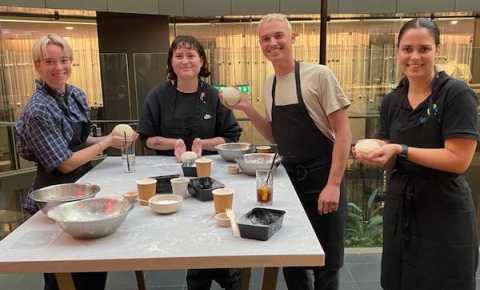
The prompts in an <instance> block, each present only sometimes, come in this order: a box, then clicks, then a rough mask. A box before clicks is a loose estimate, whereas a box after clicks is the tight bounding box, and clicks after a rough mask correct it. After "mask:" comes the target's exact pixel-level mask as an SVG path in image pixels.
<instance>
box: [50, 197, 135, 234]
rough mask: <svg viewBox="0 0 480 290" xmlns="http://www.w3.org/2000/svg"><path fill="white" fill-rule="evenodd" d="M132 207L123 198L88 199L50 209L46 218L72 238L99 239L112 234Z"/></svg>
mask: <svg viewBox="0 0 480 290" xmlns="http://www.w3.org/2000/svg"><path fill="white" fill-rule="evenodd" d="M132 207H133V205H132V204H131V203H130V202H129V201H128V200H126V199H124V198H118V197H100V198H89V199H84V200H79V201H74V202H69V203H65V204H61V205H59V206H57V207H55V208H52V209H51V210H50V211H49V212H48V217H49V218H51V219H52V220H54V221H56V222H57V223H58V224H59V225H60V226H61V227H62V228H63V230H64V231H65V232H67V233H68V234H70V235H71V236H72V237H74V238H100V237H104V236H106V235H109V234H111V233H113V232H114V231H115V230H116V229H117V228H118V227H119V226H120V225H121V224H122V222H123V221H124V220H125V218H126V217H127V214H128V211H129V210H130V209H131V208H132Z"/></svg>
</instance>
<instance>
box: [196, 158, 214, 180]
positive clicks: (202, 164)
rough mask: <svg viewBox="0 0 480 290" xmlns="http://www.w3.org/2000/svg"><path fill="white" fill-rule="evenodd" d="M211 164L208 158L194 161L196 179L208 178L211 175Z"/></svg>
mask: <svg viewBox="0 0 480 290" xmlns="http://www.w3.org/2000/svg"><path fill="white" fill-rule="evenodd" d="M212 163H213V161H212V160H211V159H208V158H199V159H197V160H195V165H196V166H197V176H198V177H208V176H210V174H211V173H212Z"/></svg>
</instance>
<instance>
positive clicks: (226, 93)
mask: <svg viewBox="0 0 480 290" xmlns="http://www.w3.org/2000/svg"><path fill="white" fill-rule="evenodd" d="M222 92H223V99H224V100H225V102H226V103H227V105H229V106H233V105H235V104H236V103H238V102H239V101H240V91H238V90H237V89H236V88H234V87H225V88H223V90H222Z"/></svg>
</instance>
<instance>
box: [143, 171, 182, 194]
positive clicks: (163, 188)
mask: <svg viewBox="0 0 480 290" xmlns="http://www.w3.org/2000/svg"><path fill="white" fill-rule="evenodd" d="M179 176H180V175H179V174H172V175H160V176H154V177H150V178H153V179H156V180H157V188H156V193H170V192H172V184H171V183H170V179H172V178H176V177H179Z"/></svg>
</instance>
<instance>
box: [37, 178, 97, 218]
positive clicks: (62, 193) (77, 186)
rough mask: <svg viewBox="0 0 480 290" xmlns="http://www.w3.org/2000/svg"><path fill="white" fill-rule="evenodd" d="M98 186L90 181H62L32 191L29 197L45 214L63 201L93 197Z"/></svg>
mask: <svg viewBox="0 0 480 290" xmlns="http://www.w3.org/2000/svg"><path fill="white" fill-rule="evenodd" d="M99 191H100V187H99V186H98V185H96V184H90V183H64V184H57V185H51V186H47V187H43V188H40V189H37V190H35V191H32V192H31V193H30V198H31V199H33V200H34V201H35V203H36V204H37V206H38V207H39V208H40V209H41V210H42V211H43V212H44V213H45V214H47V213H48V211H49V210H50V209H51V208H53V207H55V206H57V205H59V204H62V203H65V202H69V201H75V200H81V199H85V198H91V197H94V196H95V195H96V194H97V192H99Z"/></svg>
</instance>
